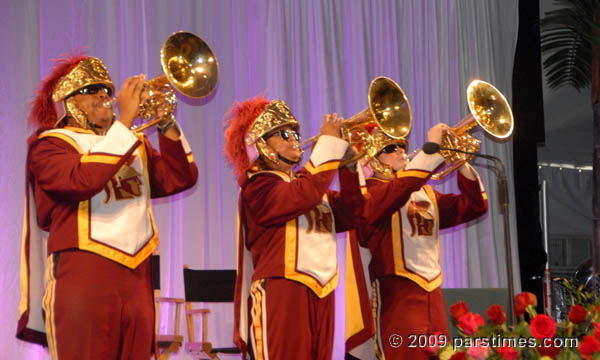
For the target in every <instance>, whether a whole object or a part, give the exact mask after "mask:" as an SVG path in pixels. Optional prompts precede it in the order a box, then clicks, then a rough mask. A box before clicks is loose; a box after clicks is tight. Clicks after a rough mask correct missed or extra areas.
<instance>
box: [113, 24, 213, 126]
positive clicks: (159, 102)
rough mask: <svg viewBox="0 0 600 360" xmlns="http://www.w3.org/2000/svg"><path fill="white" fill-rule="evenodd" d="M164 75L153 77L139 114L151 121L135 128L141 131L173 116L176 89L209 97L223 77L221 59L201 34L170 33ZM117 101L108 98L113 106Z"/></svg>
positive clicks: (163, 59) (164, 48)
mask: <svg viewBox="0 0 600 360" xmlns="http://www.w3.org/2000/svg"><path fill="white" fill-rule="evenodd" d="M160 61H161V64H162V68H163V72H164V74H162V75H160V76H158V77H155V78H153V79H151V80H149V81H148V82H147V83H146V86H147V87H148V88H149V98H148V99H147V100H146V101H145V102H144V103H143V104H140V109H139V111H138V113H137V116H136V117H140V118H143V119H144V120H149V119H151V120H150V121H147V122H145V123H143V124H141V125H139V126H136V127H134V128H133V130H134V131H136V132H141V131H143V130H145V129H147V128H149V127H151V126H152V125H155V124H157V123H158V122H160V121H163V120H164V119H167V118H173V112H174V111H175V108H176V106H177V96H176V95H175V92H174V91H173V88H175V89H177V90H178V91H179V92H180V93H182V94H183V95H185V96H188V97H191V98H203V97H206V96H208V95H209V94H210V93H211V92H212V91H213V90H214V89H215V87H216V85H217V80H218V77H219V65H218V63H217V58H216V57H215V55H214V53H213V51H212V50H211V49H210V47H209V46H208V45H207V44H206V43H205V42H204V40H202V39H201V38H199V37H198V36H196V35H194V34H192V33H188V32H183V31H180V32H176V33H174V34H172V35H171V36H169V37H168V38H167V40H165V43H164V44H163V46H162V48H161V50H160ZM114 102H115V100H114V99H112V100H109V101H107V102H106V103H105V104H104V106H106V107H110V106H112V103H114Z"/></svg>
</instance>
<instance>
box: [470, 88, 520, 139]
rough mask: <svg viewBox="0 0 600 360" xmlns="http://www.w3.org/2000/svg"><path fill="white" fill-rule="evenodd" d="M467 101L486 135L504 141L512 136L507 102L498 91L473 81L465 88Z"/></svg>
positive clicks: (511, 122)
mask: <svg viewBox="0 0 600 360" xmlns="http://www.w3.org/2000/svg"><path fill="white" fill-rule="evenodd" d="M467 101H468V104H469V110H470V111H471V114H473V117H474V118H475V120H476V121H477V123H478V124H479V126H481V128H482V129H483V130H485V131H486V132H487V133H488V134H490V135H492V136H493V137H495V138H498V139H504V138H507V137H509V136H510V135H511V134H512V131H513V128H514V119H513V115H512V111H511V109H510V106H509V105H508V101H506V98H505V97H504V95H502V93H501V92H500V91H498V89H496V88H495V87H494V86H493V85H492V84H489V83H487V82H485V81H481V80H474V81H472V82H471V83H470V84H469V87H468V88H467Z"/></svg>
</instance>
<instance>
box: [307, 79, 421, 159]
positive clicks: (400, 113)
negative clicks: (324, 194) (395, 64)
mask: <svg viewBox="0 0 600 360" xmlns="http://www.w3.org/2000/svg"><path fill="white" fill-rule="evenodd" d="M368 105H369V106H368V107H367V108H365V109H364V110H362V111H361V112H359V113H358V114H356V115H354V116H352V117H350V118H349V119H346V120H344V123H343V124H342V126H341V129H340V132H341V135H342V138H343V139H344V140H346V141H348V142H349V143H350V146H353V147H354V148H355V149H357V154H356V155H355V156H354V157H352V159H349V160H345V161H343V162H342V165H345V164H347V163H350V162H353V161H356V160H358V159H360V158H362V157H364V156H365V155H370V154H369V150H370V149H372V148H373V139H372V136H371V134H370V133H369V131H368V128H369V127H372V126H378V127H379V128H381V130H382V131H383V132H385V134H386V135H388V136H389V137H391V138H394V139H399V138H402V137H404V136H406V135H407V134H408V133H409V132H410V127H411V124H412V115H411V112H410V104H409V103H408V100H407V98H406V95H405V94H404V91H402V88H400V86H398V84H396V83H395V82H394V81H393V80H392V79H390V78H387V77H384V76H380V77H377V78H375V79H374V80H373V81H371V84H370V86H369V95H368ZM318 137H319V135H315V136H313V137H311V138H309V139H306V140H305V141H303V142H302V143H301V144H300V145H299V147H300V148H302V147H305V146H307V145H310V144H312V143H313V142H314V141H315V140H316V139H317V138H318Z"/></svg>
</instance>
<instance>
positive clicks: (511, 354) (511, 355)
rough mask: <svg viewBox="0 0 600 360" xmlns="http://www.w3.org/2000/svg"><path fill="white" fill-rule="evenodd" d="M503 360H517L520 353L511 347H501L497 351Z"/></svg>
mask: <svg viewBox="0 0 600 360" xmlns="http://www.w3.org/2000/svg"><path fill="white" fill-rule="evenodd" d="M496 352H498V354H500V356H501V357H502V359H503V360H516V359H518V358H519V352H518V351H517V350H515V349H513V348H511V347H510V346H501V347H499V348H497V349H496Z"/></svg>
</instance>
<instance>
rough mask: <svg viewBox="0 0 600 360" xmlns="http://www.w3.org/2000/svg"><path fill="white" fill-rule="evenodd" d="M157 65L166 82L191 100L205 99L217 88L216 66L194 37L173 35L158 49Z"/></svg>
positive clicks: (203, 43)
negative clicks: (161, 69) (158, 59)
mask: <svg viewBox="0 0 600 360" xmlns="http://www.w3.org/2000/svg"><path fill="white" fill-rule="evenodd" d="M160 62H161V64H162V68H163V71H164V73H165V75H166V77H167V79H168V80H169V83H170V84H171V85H172V86H173V87H174V88H175V89H177V91H179V92H180V93H182V94H184V95H185V96H188V97H191V98H203V97H205V96H208V95H209V94H210V93H211V92H212V91H213V90H214V89H215V87H216V86H217V80H218V78H219V64H218V63H217V58H216V57H215V55H214V53H213V51H212V50H211V48H210V47H209V46H208V44H206V42H204V40H202V39H201V38H199V37H198V36H196V35H194V34H192V33H189V32H183V31H180V32H176V33H174V34H172V35H171V36H169V37H168V38H167V40H165V43H164V44H163V47H162V49H161V50H160Z"/></svg>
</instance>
